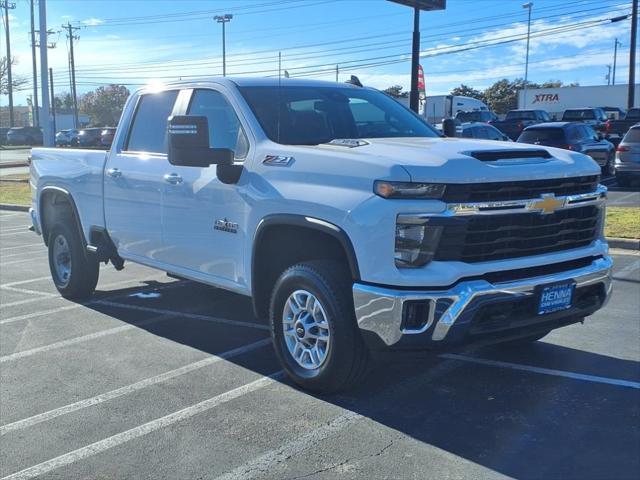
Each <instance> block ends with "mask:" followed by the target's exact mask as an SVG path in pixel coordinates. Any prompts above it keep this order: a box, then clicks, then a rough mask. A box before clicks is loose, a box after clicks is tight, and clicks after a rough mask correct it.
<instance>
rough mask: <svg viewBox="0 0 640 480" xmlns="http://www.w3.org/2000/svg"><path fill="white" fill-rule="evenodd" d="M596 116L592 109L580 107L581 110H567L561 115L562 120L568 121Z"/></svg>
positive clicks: (590, 118)
mask: <svg viewBox="0 0 640 480" xmlns="http://www.w3.org/2000/svg"><path fill="white" fill-rule="evenodd" d="M595 119H596V116H595V113H594V111H593V110H592V109H582V110H567V111H566V112H564V115H562V120H568V121H578V122H580V121H583V120H595Z"/></svg>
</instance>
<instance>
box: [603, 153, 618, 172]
mask: <svg viewBox="0 0 640 480" xmlns="http://www.w3.org/2000/svg"><path fill="white" fill-rule="evenodd" d="M602 173H603V174H604V175H607V176H610V177H612V176H613V175H615V173H616V170H615V165H614V154H613V153H610V154H609V155H608V156H607V163H605V165H604V167H602Z"/></svg>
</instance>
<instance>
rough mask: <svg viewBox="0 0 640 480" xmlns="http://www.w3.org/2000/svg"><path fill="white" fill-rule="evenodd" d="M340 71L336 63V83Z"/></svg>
mask: <svg viewBox="0 0 640 480" xmlns="http://www.w3.org/2000/svg"><path fill="white" fill-rule="evenodd" d="M339 73H340V68H339V67H338V65H336V83H337V82H338V74H339Z"/></svg>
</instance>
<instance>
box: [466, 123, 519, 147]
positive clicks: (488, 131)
mask: <svg viewBox="0 0 640 480" xmlns="http://www.w3.org/2000/svg"><path fill="white" fill-rule="evenodd" d="M461 136H462V137H464V138H475V139H478V140H500V141H503V142H511V141H512V140H511V139H510V138H509V137H508V136H507V135H505V134H504V133H502V132H501V131H500V130H498V129H497V128H496V127H494V126H493V125H489V124H488V123H482V122H468V123H463V124H462V135H461Z"/></svg>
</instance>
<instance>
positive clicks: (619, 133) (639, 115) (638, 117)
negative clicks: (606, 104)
mask: <svg viewBox="0 0 640 480" xmlns="http://www.w3.org/2000/svg"><path fill="white" fill-rule="evenodd" d="M639 122H640V108H638V107H635V108H630V109H629V111H628V112H627V114H626V115H625V117H624V118H623V119H621V120H609V122H608V124H607V135H608V136H609V138H610V139H611V140H612V141H614V142H615V141H616V139H618V142H619V141H620V140H622V137H624V135H625V134H626V133H627V131H628V130H629V129H630V128H631V127H632V126H634V125H635V124H636V123H639Z"/></svg>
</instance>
